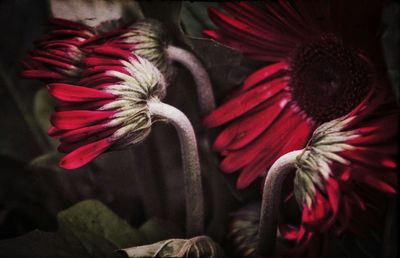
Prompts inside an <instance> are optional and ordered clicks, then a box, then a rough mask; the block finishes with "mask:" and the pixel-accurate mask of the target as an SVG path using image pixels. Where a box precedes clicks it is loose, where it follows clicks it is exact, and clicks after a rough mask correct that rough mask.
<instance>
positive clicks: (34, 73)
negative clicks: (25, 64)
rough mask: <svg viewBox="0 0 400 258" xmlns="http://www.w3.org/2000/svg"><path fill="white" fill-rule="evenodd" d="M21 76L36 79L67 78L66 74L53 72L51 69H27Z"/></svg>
mask: <svg viewBox="0 0 400 258" xmlns="http://www.w3.org/2000/svg"><path fill="white" fill-rule="evenodd" d="M21 76H22V77H25V78H34V79H53V80H62V79H65V76H64V75H61V74H59V73H55V72H51V71H43V70H27V71H23V72H21Z"/></svg>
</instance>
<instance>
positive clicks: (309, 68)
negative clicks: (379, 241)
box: [204, 0, 386, 189]
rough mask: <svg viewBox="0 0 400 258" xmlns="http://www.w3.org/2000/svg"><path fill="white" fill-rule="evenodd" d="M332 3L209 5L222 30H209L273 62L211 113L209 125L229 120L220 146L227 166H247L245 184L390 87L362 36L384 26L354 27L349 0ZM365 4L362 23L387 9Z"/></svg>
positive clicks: (240, 183) (243, 175) (217, 143)
mask: <svg viewBox="0 0 400 258" xmlns="http://www.w3.org/2000/svg"><path fill="white" fill-rule="evenodd" d="M328 2H329V1H315V2H310V1H293V2H292V1H286V0H282V1H277V2H274V1H265V2H261V3H258V4H259V5H260V6H255V5H252V4H251V3H248V2H244V1H242V2H240V3H224V4H222V6H223V8H224V10H225V11H226V12H223V11H221V10H219V9H215V8H211V9H210V17H211V19H212V20H213V21H214V23H215V24H216V25H217V26H218V27H219V29H217V30H207V31H205V34H206V35H208V36H210V37H211V38H213V39H215V40H218V41H220V42H222V43H224V44H227V45H229V46H231V47H233V48H235V49H237V50H239V51H241V52H243V53H244V54H245V55H248V56H249V57H251V58H254V59H257V60H261V61H265V62H268V63H271V62H272V64H269V65H268V66H266V67H264V68H262V69H260V70H258V71H256V72H255V73H253V74H251V75H250V76H249V77H248V78H247V79H246V80H245V81H244V83H243V86H242V87H241V88H240V89H238V90H237V91H236V92H235V93H234V94H232V96H230V97H229V98H228V99H227V100H226V101H225V102H224V103H223V104H222V105H221V106H220V107H219V108H217V109H216V110H215V111H213V112H211V113H210V114H209V115H208V116H207V117H206V118H205V120H204V124H205V125H206V126H207V127H217V126H222V125H224V126H225V127H224V129H223V130H222V132H221V133H220V134H219V135H218V137H217V138H216V140H215V142H214V149H215V150H216V151H218V152H220V153H221V154H222V156H224V159H223V160H222V162H221V164H220V168H221V170H222V171H224V172H226V173H231V172H235V171H238V170H240V171H241V173H240V176H239V177H238V181H237V188H239V189H241V188H245V187H247V186H248V185H249V184H250V183H252V182H253V181H254V180H255V179H256V178H257V177H258V176H260V175H262V174H263V172H264V171H265V170H266V169H268V168H269V167H270V166H271V165H272V163H273V162H274V161H275V160H276V159H277V158H278V157H280V156H282V155H283V154H285V153H287V152H290V151H292V150H295V149H302V148H303V147H304V146H305V144H306V143H307V141H308V139H309V137H310V135H311V133H312V132H313V130H314V129H315V128H316V127H317V126H318V125H319V124H321V123H324V122H327V121H330V120H333V119H336V118H339V117H341V116H343V115H346V114H348V113H349V112H352V110H353V109H354V108H356V107H357V106H358V105H359V104H360V103H361V102H362V101H363V100H364V99H365V98H366V97H367V96H368V95H369V94H371V92H372V91H373V90H374V89H376V88H385V87H386V85H384V83H382V80H381V75H380V74H379V73H378V72H377V71H378V68H377V66H376V65H375V63H374V62H372V61H371V60H374V61H375V59H376V53H375V52H374V51H371V49H373V47H371V46H369V45H368V46H365V44H361V43H360V42H364V41H366V39H368V37H369V39H370V40H367V42H375V41H376V40H375V39H374V37H375V38H376V30H375V29H376V28H377V26H373V25H374V24H372V25H371V24H369V25H371V26H369V29H370V30H371V31H367V30H363V29H360V30H358V29H357V31H353V28H354V27H352V26H351V22H352V21H353V19H354V17H352V16H350V14H349V13H348V11H347V9H346V8H347V4H344V2H343V1H330V4H331V5H329V3H328ZM341 4H342V5H343V6H344V7H346V8H341ZM352 4H353V3H352ZM364 5H365V6H363V8H362V10H360V14H359V16H357V25H359V24H360V20H361V23H362V22H365V23H368V22H370V21H371V20H372V21H376V19H375V17H370V16H368V15H369V14H376V13H377V12H380V9H379V7H378V8H377V7H376V5H375V2H374V1H371V3H370V2H368V3H367V4H364ZM348 8H349V9H351V8H350V7H348ZM351 10H352V9H351ZM354 10H359V9H357V8H355V9H354ZM357 14H358V13H357ZM363 15H365V17H363ZM364 18H366V19H364ZM346 22H348V23H349V24H347V23H346ZM357 28H358V27H357ZM380 90H381V89H380ZM384 90H386V88H385V89H384Z"/></svg>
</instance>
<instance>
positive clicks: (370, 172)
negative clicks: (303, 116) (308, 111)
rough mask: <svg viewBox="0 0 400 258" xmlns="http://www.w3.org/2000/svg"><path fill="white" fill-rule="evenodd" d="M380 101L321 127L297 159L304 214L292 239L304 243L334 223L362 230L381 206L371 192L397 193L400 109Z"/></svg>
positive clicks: (299, 198)
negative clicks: (367, 215) (399, 111)
mask: <svg viewBox="0 0 400 258" xmlns="http://www.w3.org/2000/svg"><path fill="white" fill-rule="evenodd" d="M375 102H378V103H376V104H375V103H370V102H369V103H368V102H366V103H368V105H367V104H366V105H365V106H364V107H363V108H364V110H362V111H361V112H359V113H358V114H357V115H353V114H351V115H349V116H346V117H345V118H341V119H336V120H333V121H330V122H328V123H325V124H323V125H321V126H320V127H318V128H317V129H316V130H315V132H314V134H313V136H312V137H311V139H310V142H309V144H308V145H307V147H306V148H305V149H304V151H303V153H302V154H301V155H300V156H299V157H298V158H297V162H296V167H297V171H296V177H295V185H294V192H295V196H296V199H297V201H298V203H299V204H300V205H301V206H302V207H303V215H302V223H301V226H300V228H299V231H298V232H299V234H297V235H296V234H292V237H293V236H295V235H296V237H297V239H296V240H297V241H298V242H302V241H305V240H306V239H309V238H310V237H312V235H313V234H314V233H315V232H317V233H318V232H326V231H327V230H329V229H330V228H332V226H333V224H335V226H336V227H335V231H336V232H337V233H340V232H342V231H343V230H344V229H347V228H348V227H349V228H350V229H351V230H354V231H356V232H360V230H362V228H365V222H366V217H365V214H369V216H370V215H371V214H372V213H371V210H373V209H374V208H371V207H375V208H377V206H378V207H379V206H380V205H381V204H380V203H379V202H376V200H373V199H374V196H376V194H369V193H371V192H374V193H377V191H376V190H378V191H380V192H383V193H388V194H394V193H395V192H396V191H395V186H396V183H397V182H396V173H395V170H396V154H397V147H398V146H397V129H398V127H397V126H398V125H397V124H398V112H397V109H396V107H395V106H394V103H393V102H387V103H385V102H383V101H382V102H381V101H380V100H379V99H376V100H375ZM379 102H381V103H379ZM377 105H379V106H378V107H377ZM371 198H373V199H372V200H371ZM366 210H368V211H369V212H368V211H366ZM360 213H364V214H363V215H362V216H357V215H360ZM368 219H369V220H371V219H372V218H371V217H369V218H368ZM372 221H373V220H372ZM363 222H364V223H363ZM368 224H371V223H368ZM363 226H364V227H363ZM301 231H303V232H301ZM300 232H301V233H300ZM292 233H294V232H292ZM305 242H306V241H305Z"/></svg>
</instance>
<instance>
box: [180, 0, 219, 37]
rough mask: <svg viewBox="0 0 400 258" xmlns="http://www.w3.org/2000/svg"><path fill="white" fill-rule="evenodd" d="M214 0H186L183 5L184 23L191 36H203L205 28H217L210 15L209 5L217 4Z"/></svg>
mask: <svg viewBox="0 0 400 258" xmlns="http://www.w3.org/2000/svg"><path fill="white" fill-rule="evenodd" d="M217 5H218V3H213V2H189V1H184V2H183V5H182V14H181V16H182V24H183V28H184V30H185V32H186V34H188V35H189V36H194V37H202V35H203V30H204V29H210V28H215V26H214V24H213V23H212V21H211V19H210V17H208V11H207V9H208V7H209V6H217Z"/></svg>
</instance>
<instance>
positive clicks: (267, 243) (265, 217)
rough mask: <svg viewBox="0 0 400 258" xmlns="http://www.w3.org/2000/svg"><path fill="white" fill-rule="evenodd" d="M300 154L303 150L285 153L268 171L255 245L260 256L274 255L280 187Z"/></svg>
mask: <svg viewBox="0 0 400 258" xmlns="http://www.w3.org/2000/svg"><path fill="white" fill-rule="evenodd" d="M302 152H303V150H296V151H291V152H289V153H286V154H285V155H283V156H281V157H280V158H279V159H278V160H276V161H275V163H274V164H273V165H272V166H271V168H270V169H269V171H268V174H267V177H266V179H265V183H264V189H263V196H262V204H261V217H260V225H259V240H258V244H257V252H258V254H260V255H262V256H265V257H274V255H275V245H276V232H277V228H278V214H279V203H280V199H281V191H282V185H283V182H284V181H285V178H286V177H287V175H289V173H290V172H293V169H295V164H296V159H297V157H298V156H299V155H301V153H302Z"/></svg>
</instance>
